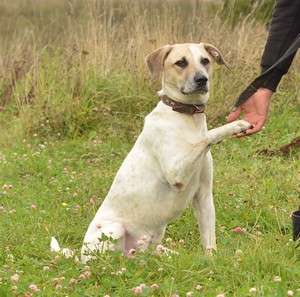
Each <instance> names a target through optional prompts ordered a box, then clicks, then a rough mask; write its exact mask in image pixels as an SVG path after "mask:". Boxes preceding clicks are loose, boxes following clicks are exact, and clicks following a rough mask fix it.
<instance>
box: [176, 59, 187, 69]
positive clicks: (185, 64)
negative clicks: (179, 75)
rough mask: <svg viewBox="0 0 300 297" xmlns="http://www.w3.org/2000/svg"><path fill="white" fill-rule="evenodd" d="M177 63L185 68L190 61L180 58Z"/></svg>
mask: <svg viewBox="0 0 300 297" xmlns="http://www.w3.org/2000/svg"><path fill="white" fill-rule="evenodd" d="M175 65H177V66H178V67H180V68H185V67H186V66H187V65H188V62H187V60H186V59H185V58H183V59H181V60H178V61H177V62H176V63H175Z"/></svg>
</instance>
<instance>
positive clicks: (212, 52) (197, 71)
mask: <svg viewBox="0 0 300 297" xmlns="http://www.w3.org/2000/svg"><path fill="white" fill-rule="evenodd" d="M212 61H215V62H216V63H218V64H222V65H226V62H225V60H224V58H223V56H222V54H221V52H220V51H219V50H218V49H217V48H216V47H215V46H213V45H211V44H208V43H183V44H174V45H166V46H163V47H161V48H159V49H157V50H155V51H154V52H153V53H151V54H150V55H148V56H147V57H146V62H147V65H148V67H149V70H150V72H151V74H152V77H153V78H154V79H159V78H162V92H163V93H165V94H166V95H168V96H170V97H171V98H172V99H174V100H176V99H177V100H179V101H181V102H184V103H199V102H200V103H206V101H207V99H208V94H209V77H210V74H211V68H212V66H211V64H212Z"/></svg>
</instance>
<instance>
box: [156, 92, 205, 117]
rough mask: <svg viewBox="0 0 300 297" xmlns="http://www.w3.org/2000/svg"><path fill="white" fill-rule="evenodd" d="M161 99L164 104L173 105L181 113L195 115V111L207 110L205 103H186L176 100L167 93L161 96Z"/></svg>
mask: <svg viewBox="0 0 300 297" xmlns="http://www.w3.org/2000/svg"><path fill="white" fill-rule="evenodd" d="M160 99H161V101H162V102H163V103H164V104H166V105H168V106H170V107H172V109H173V110H174V111H177V112H180V113H186V114H190V115H193V114H195V113H203V112H204V110H205V105H204V104H186V103H182V102H178V101H175V100H173V99H171V98H169V97H168V96H166V95H162V96H160Z"/></svg>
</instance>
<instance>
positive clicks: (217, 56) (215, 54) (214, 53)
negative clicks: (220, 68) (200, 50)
mask: <svg viewBox="0 0 300 297" xmlns="http://www.w3.org/2000/svg"><path fill="white" fill-rule="evenodd" d="M203 46H204V48H205V50H206V51H207V52H208V53H209V55H210V56H211V57H212V58H213V59H214V60H215V61H216V63H217V64H219V65H225V66H226V67H227V68H228V69H229V66H228V64H227V63H226V61H225V59H224V57H223V55H222V54H221V52H220V51H219V50H218V49H217V48H216V47H215V46H213V45H212V44H209V43H203Z"/></svg>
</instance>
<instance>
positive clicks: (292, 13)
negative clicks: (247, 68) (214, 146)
mask: <svg viewBox="0 0 300 297" xmlns="http://www.w3.org/2000/svg"><path fill="white" fill-rule="evenodd" d="M297 38H298V39H299V42H300V0H277V2H276V6H275V8H274V12H273V16H272V21H271V26H270V32H269V36H268V39H267V43H266V46H265V50H264V53H263V56H262V60H261V68H262V75H260V76H259V77H257V78H256V79H255V80H254V81H253V82H252V83H251V84H250V86H249V87H248V88H247V89H246V90H245V91H244V92H243V93H242V94H241V95H240V97H239V99H238V100H237V102H236V104H235V106H239V105H241V104H242V103H243V102H245V101H246V100H247V99H248V98H249V97H250V96H251V95H253V94H254V93H255V91H256V90H257V89H258V88H260V87H263V88H267V89H269V90H271V91H273V92H275V91H276V88H277V86H278V84H279V82H280V80H281V78H282V76H283V75H284V74H286V73H287V71H288V69H289V67H290V65H291V63H292V61H293V58H294V56H295V54H296V49H295V48H294V49H293V51H292V53H290V54H289V55H288V57H286V58H285V59H284V60H283V61H282V62H280V63H278V64H276V65H274V64H275V63H276V62H277V61H278V60H279V59H280V58H281V57H282V56H283V55H284V54H285V52H286V51H287V50H288V49H289V47H290V46H291V45H292V43H293V42H294V41H295V40H296V39H297ZM295 47H299V44H298V43H297V44H295ZM273 65H274V66H275V67H274V66H273ZM272 66H273V67H272ZM270 67H272V68H271V69H269V68H270Z"/></svg>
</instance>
